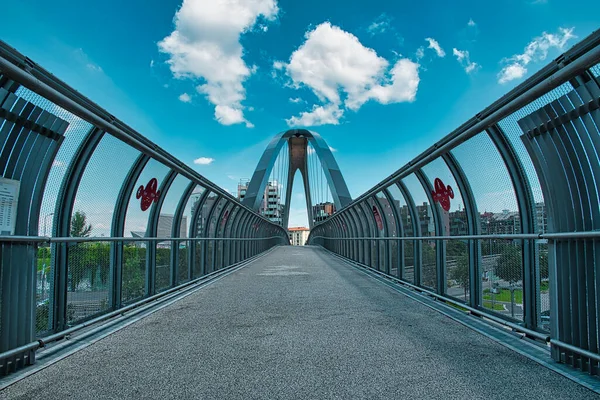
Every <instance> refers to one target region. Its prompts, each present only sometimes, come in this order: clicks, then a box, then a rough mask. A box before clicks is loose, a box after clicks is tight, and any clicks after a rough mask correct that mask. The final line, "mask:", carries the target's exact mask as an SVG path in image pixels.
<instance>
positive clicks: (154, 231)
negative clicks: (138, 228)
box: [146, 170, 177, 296]
mask: <svg viewBox="0 0 600 400" xmlns="http://www.w3.org/2000/svg"><path fill="white" fill-rule="evenodd" d="M176 177H177V172H175V171H173V170H170V171H169V173H168V174H167V176H166V177H165V179H163V181H162V183H161V184H160V186H159V191H160V196H159V197H158V200H157V201H156V203H153V204H152V207H151V208H150V215H149V216H148V227H147V228H146V237H157V235H158V220H159V219H160V211H161V209H162V205H163V203H164V201H165V197H167V193H168V192H169V188H170V187H171V185H172V184H173V181H174V180H175V178H176ZM157 246H158V242H147V244H146V295H147V296H152V295H153V294H155V293H156V289H157V287H156V247H157Z"/></svg>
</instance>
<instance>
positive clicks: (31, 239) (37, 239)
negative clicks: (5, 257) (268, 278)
mask: <svg viewBox="0 0 600 400" xmlns="http://www.w3.org/2000/svg"><path fill="white" fill-rule="evenodd" d="M284 238H285V237H284V236H266V237H258V238H218V237H208V238H204V237H202V238H178V237H142V238H134V237H103V236H94V237H47V236H0V243H2V242H12V243H15V242H17V243H24V242H25V243H84V242H168V241H173V242H174V241H178V242H184V241H194V242H201V241H209V240H215V241H217V240H221V241H256V240H269V239H284Z"/></svg>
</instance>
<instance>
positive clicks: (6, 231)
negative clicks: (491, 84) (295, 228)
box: [0, 31, 600, 398]
mask: <svg viewBox="0 0 600 400" xmlns="http://www.w3.org/2000/svg"><path fill="white" fill-rule="evenodd" d="M599 76H600V32H599V31H597V32H595V33H593V34H592V35H590V36H589V37H587V38H585V39H583V40H582V41H581V42H580V43H578V44H577V45H575V46H574V47H573V48H572V49H570V50H569V51H567V52H566V53H565V54H563V55H561V56H560V57H559V58H557V59H556V60H554V61H553V62H552V63H550V64H549V65H547V66H546V67H545V68H543V69H542V70H540V71H539V72H537V73H536V74H534V75H533V76H532V77H531V78H529V79H528V80H527V81H525V82H523V83H522V84H521V85H519V86H518V87H516V88H515V89H513V90H512V91H511V92H509V93H508V94H506V95H505V96H503V97H502V98H500V99H499V100H498V101H496V102H495V103H493V104H492V105H490V106H489V107H487V108H486V109H484V110H482V111H481V112H480V113H479V114H477V115H476V116H475V117H473V118H472V119H470V120H469V121H466V122H465V123H464V124H463V125H461V126H460V127H459V128H457V129H456V130H455V131H453V132H451V133H449V134H448V135H447V136H446V137H444V138H443V139H441V140H440V141H439V142H437V143H435V144H434V145H432V146H431V147H430V148H429V149H427V150H426V151H425V152H423V153H422V154H420V155H418V156H417V157H415V158H414V159H413V160H412V161H411V162H409V163H408V164H406V165H404V166H399V167H400V168H399V169H398V170H397V171H396V172H394V173H393V174H392V175H390V176H389V177H387V178H386V179H384V180H383V181H382V182H380V183H378V184H377V185H375V186H373V188H371V189H369V190H368V191H367V192H365V193H364V194H362V195H360V196H359V197H357V198H355V199H352V198H350V194H349V192H348V190H347V187H346V183H345V181H344V179H343V177H342V171H340V169H339V167H338V165H337V163H336V162H335V159H334V158H333V155H332V153H331V151H329V147H328V146H327V145H326V143H325V139H324V138H322V137H321V136H320V135H319V134H318V133H316V132H312V131H307V130H302V129H293V130H289V131H285V132H282V133H280V134H277V135H276V136H275V137H274V139H273V141H272V142H271V143H270V144H269V146H268V147H267V149H266V151H265V153H264V155H263V157H262V158H261V159H260V160H257V162H258V165H257V168H256V171H255V173H254V175H253V178H252V180H251V181H250V182H248V185H247V186H246V187H245V188H244V189H243V190H241V191H240V196H239V197H240V199H238V198H236V197H234V196H232V195H231V194H230V193H228V192H227V191H225V190H223V189H222V188H220V187H219V186H218V185H216V184H214V183H212V182H211V181H209V180H208V179H206V178H205V177H203V176H202V175H200V174H199V173H197V172H196V171H195V170H193V169H191V168H190V167H189V166H187V165H186V164H184V163H183V162H181V161H180V160H178V159H177V158H175V157H174V156H172V155H171V154H169V153H167V152H166V151H164V150H163V149H161V148H160V147H159V146H157V145H156V144H154V143H152V142H151V141H150V140H148V139H147V138H146V137H145V136H144V135H143V134H142V133H139V132H137V131H135V130H134V129H132V128H131V127H129V126H128V125H126V124H125V123H124V122H122V121H120V120H118V119H117V118H115V117H114V116H113V115H111V114H110V113H108V112H107V111H106V110H104V109H102V108H101V107H100V106H98V105H96V104H95V103H93V102H92V101H91V100H89V99H87V98H85V97H84V96H82V95H81V94H79V93H78V92H77V91H75V90H74V89H72V88H71V87H69V86H68V84H67V83H65V82H62V81H60V80H59V79H58V78H57V77H55V76H54V75H52V74H51V73H49V72H48V71H46V70H45V69H43V68H42V67H41V66H39V65H37V64H36V63H35V62H33V61H31V60H30V59H28V58H27V57H26V56H24V55H23V54H20V53H19V52H18V51H17V50H15V49H13V48H11V47H10V46H9V45H8V44H6V43H4V42H1V41H0V169H1V170H2V177H1V178H0V196H1V197H0V207H1V208H0V224H1V225H0V246H1V247H0V248H1V254H0V267H1V269H0V375H1V376H2V378H0V387H1V388H3V390H2V391H0V397H2V398H65V397H73V396H75V397H77V398H99V397H100V398H123V397H133V398H137V397H151V398H391V397H427V398H431V397H436V398H437V397H452V398H467V397H468V398H471V397H474V398H484V397H485V398H506V397H514V396H515V393H518V394H519V395H520V396H521V395H522V396H531V397H543V398H567V397H569V398H571V397H574V398H591V397H592V396H596V395H597V393H600V381H599V380H598V375H599V369H598V368H599V363H600V349H599V341H600V305H599V304H598V300H597V299H598V297H599V296H600V272H599V268H600V267H599V266H600V263H599V262H598V257H597V256H598V251H600V247H598V246H599V243H600V161H599V160H600V130H599V128H600V78H599ZM296 171H300V173H301V174H302V176H303V183H304V189H305V193H306V198H307V210H308V215H309V218H310V220H309V223H310V224H311V228H312V229H311V232H310V236H309V237H308V240H307V245H308V246H305V247H299V246H290V245H289V244H290V242H289V238H288V232H287V229H285V228H287V217H288V215H287V214H288V212H289V198H290V193H291V184H292V182H293V176H294V173H295V172H296ZM240 200H241V201H240Z"/></svg>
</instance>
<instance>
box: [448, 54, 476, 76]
mask: <svg viewBox="0 0 600 400" xmlns="http://www.w3.org/2000/svg"><path fill="white" fill-rule="evenodd" d="M452 54H453V55H454V56H456V59H457V60H458V62H459V63H460V65H462V66H463V68H464V69H465V72H466V73H467V74H470V73H471V72H474V71H476V70H477V69H479V67H480V65H479V64H477V63H476V62H472V61H471V59H470V57H469V52H468V51H467V50H458V49H457V48H453V49H452Z"/></svg>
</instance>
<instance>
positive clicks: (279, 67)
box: [273, 61, 285, 70]
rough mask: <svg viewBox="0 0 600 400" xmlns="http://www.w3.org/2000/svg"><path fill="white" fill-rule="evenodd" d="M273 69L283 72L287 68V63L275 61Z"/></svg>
mask: <svg viewBox="0 0 600 400" xmlns="http://www.w3.org/2000/svg"><path fill="white" fill-rule="evenodd" d="M273 68H275V69H276V70H282V69H283V68H285V62H283V61H275V62H273Z"/></svg>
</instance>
